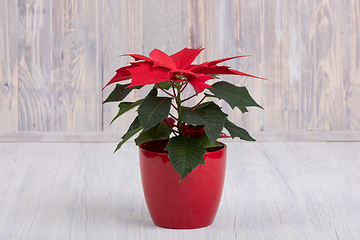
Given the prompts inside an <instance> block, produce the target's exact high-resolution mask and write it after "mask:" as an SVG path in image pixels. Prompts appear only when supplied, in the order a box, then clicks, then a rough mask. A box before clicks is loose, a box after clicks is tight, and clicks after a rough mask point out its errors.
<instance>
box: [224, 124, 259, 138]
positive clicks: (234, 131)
mask: <svg viewBox="0 0 360 240" xmlns="http://www.w3.org/2000/svg"><path fill="white" fill-rule="evenodd" d="M224 127H225V128H226V130H228V132H229V133H230V136H231V138H235V137H239V138H240V139H242V140H245V141H256V140H255V139H254V138H252V137H251V136H250V134H249V133H248V132H247V131H246V130H245V129H243V128H241V127H238V126H236V125H235V124H234V123H232V122H230V121H229V120H228V119H226V120H225V125H224Z"/></svg>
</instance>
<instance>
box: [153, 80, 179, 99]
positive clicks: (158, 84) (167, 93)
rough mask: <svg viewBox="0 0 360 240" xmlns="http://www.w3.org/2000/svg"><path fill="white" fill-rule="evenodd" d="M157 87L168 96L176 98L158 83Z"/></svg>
mask: <svg viewBox="0 0 360 240" xmlns="http://www.w3.org/2000/svg"><path fill="white" fill-rule="evenodd" d="M156 86H158V88H160V89H161V90H162V91H163V92H164V93H166V94H167V95H169V96H171V97H175V95H172V94H171V93H168V92H167V91H165V89H163V88H162V87H160V85H159V84H157V83H156Z"/></svg>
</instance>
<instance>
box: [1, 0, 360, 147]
mask: <svg viewBox="0 0 360 240" xmlns="http://www.w3.org/2000/svg"><path fill="white" fill-rule="evenodd" d="M359 26H360V4H359V1H358V0H343V1H337V0H299V1H288V0H254V1H247V0H183V1H166V0H146V1H145V0H121V1H118V0H88V1H84V0H80V1H77V0H76V1H75V0H26V1H25V0H24V1H13V0H1V4H0V90H1V92H0V133H1V134H2V135H1V134H0V135H1V136H2V137H3V139H4V138H5V137H4V136H11V135H12V134H13V133H14V132H16V136H21V133H24V134H26V133H34V132H36V133H38V134H42V133H44V134H45V133H49V132H54V131H56V132H64V133H65V132H66V133H71V132H91V133H101V134H103V133H113V132H117V131H121V132H124V131H126V130H127V126H128V124H130V123H131V122H132V120H133V118H134V116H135V114H132V115H131V114H130V115H129V116H128V117H122V118H121V119H120V120H117V121H116V122H115V123H113V124H112V125H111V126H110V125H109V122H110V121H111V119H112V118H113V116H114V115H115V114H116V112H117V106H116V104H106V105H104V106H102V104H101V101H102V100H103V99H104V98H105V97H106V95H107V94H108V93H109V92H110V91H111V87H110V88H107V89H105V90H104V91H103V92H101V88H102V86H104V85H105V84H106V83H107V81H108V80H109V79H110V78H111V77H112V76H113V75H114V71H115V70H116V69H117V68H119V67H120V66H123V65H125V64H127V62H128V61H129V60H130V58H127V57H122V58H118V57H117V56H118V55H120V54H125V53H140V54H144V55H147V54H148V53H149V52H150V51H151V50H152V49H153V48H159V49H161V50H163V51H166V52H168V53H173V52H175V51H178V50H180V49H182V48H183V47H186V46H187V47H200V46H202V47H205V48H206V50H205V51H204V52H203V53H202V54H201V56H200V57H199V58H198V59H197V61H199V62H200V61H206V60H212V59H216V58H222V57H227V56H234V55H242V54H251V55H253V57H250V58H243V59H237V60H232V61H230V62H228V64H229V65H230V66H231V67H232V68H234V69H238V70H241V71H245V72H248V73H251V74H254V75H258V76H263V77H265V78H268V79H269V80H270V81H261V80H257V79H251V78H240V77H224V79H226V80H228V81H230V82H233V83H236V84H238V85H245V86H247V87H248V89H249V91H250V93H251V94H252V95H253V97H254V98H255V99H256V100H257V101H258V102H259V103H260V104H261V105H262V106H263V107H264V108H265V111H263V110H261V109H257V108H252V109H250V112H248V113H246V114H241V112H239V111H235V112H232V111H230V110H231V109H230V108H229V106H227V104H226V103H223V104H222V107H223V109H224V111H226V112H228V113H229V114H230V117H231V119H232V120H233V121H234V122H236V123H238V124H240V125H241V126H243V127H244V128H246V129H248V130H250V131H253V132H256V133H261V132H266V133H281V134H282V135H285V136H286V135H287V133H288V135H289V136H291V138H295V139H296V133H299V134H300V135H301V134H303V133H306V132H310V131H321V133H327V134H332V133H335V132H336V133H339V132H340V133H344V134H343V135H342V136H343V137H344V136H349V134H350V135H351V133H353V132H354V131H359V130H360V111H359V110H360V50H359V49H360V27H359ZM145 93H146V89H145V90H142V91H139V92H137V93H135V94H134V95H133V96H131V97H129V100H131V99H135V98H136V97H139V96H142V95H144V94H145ZM294 133H295V135H294ZM300 135H299V136H300ZM294 136H295V137H294ZM301 136H303V135H301ZM309 136H310V139H308V140H311V136H314V134H311V135H309ZM353 136H354V134H353ZM300 138H301V139H303V137H300ZM285 139H286V138H285ZM359 139H360V137H359Z"/></svg>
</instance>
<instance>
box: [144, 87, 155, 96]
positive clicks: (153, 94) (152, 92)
mask: <svg viewBox="0 0 360 240" xmlns="http://www.w3.org/2000/svg"><path fill="white" fill-rule="evenodd" d="M157 93H158V92H157V89H156V88H152V89H151V90H150V92H149V93H148V94H147V95H146V97H145V98H148V97H156V96H157Z"/></svg>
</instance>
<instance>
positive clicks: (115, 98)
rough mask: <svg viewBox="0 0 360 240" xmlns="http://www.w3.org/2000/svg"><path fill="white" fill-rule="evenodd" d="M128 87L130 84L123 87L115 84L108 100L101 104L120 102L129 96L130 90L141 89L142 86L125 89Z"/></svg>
mask: <svg viewBox="0 0 360 240" xmlns="http://www.w3.org/2000/svg"><path fill="white" fill-rule="evenodd" d="M129 85H130V83H128V84H124V85H121V84H116V86H115V88H114V90H113V91H112V92H111V93H110V94H109V96H108V98H107V99H106V100H105V101H104V102H103V103H107V102H119V101H122V100H124V99H125V97H126V96H127V95H129V93H130V92H131V91H132V90H134V89H140V88H142V87H143V86H135V87H129V88H126V87H127V86H129Z"/></svg>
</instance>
